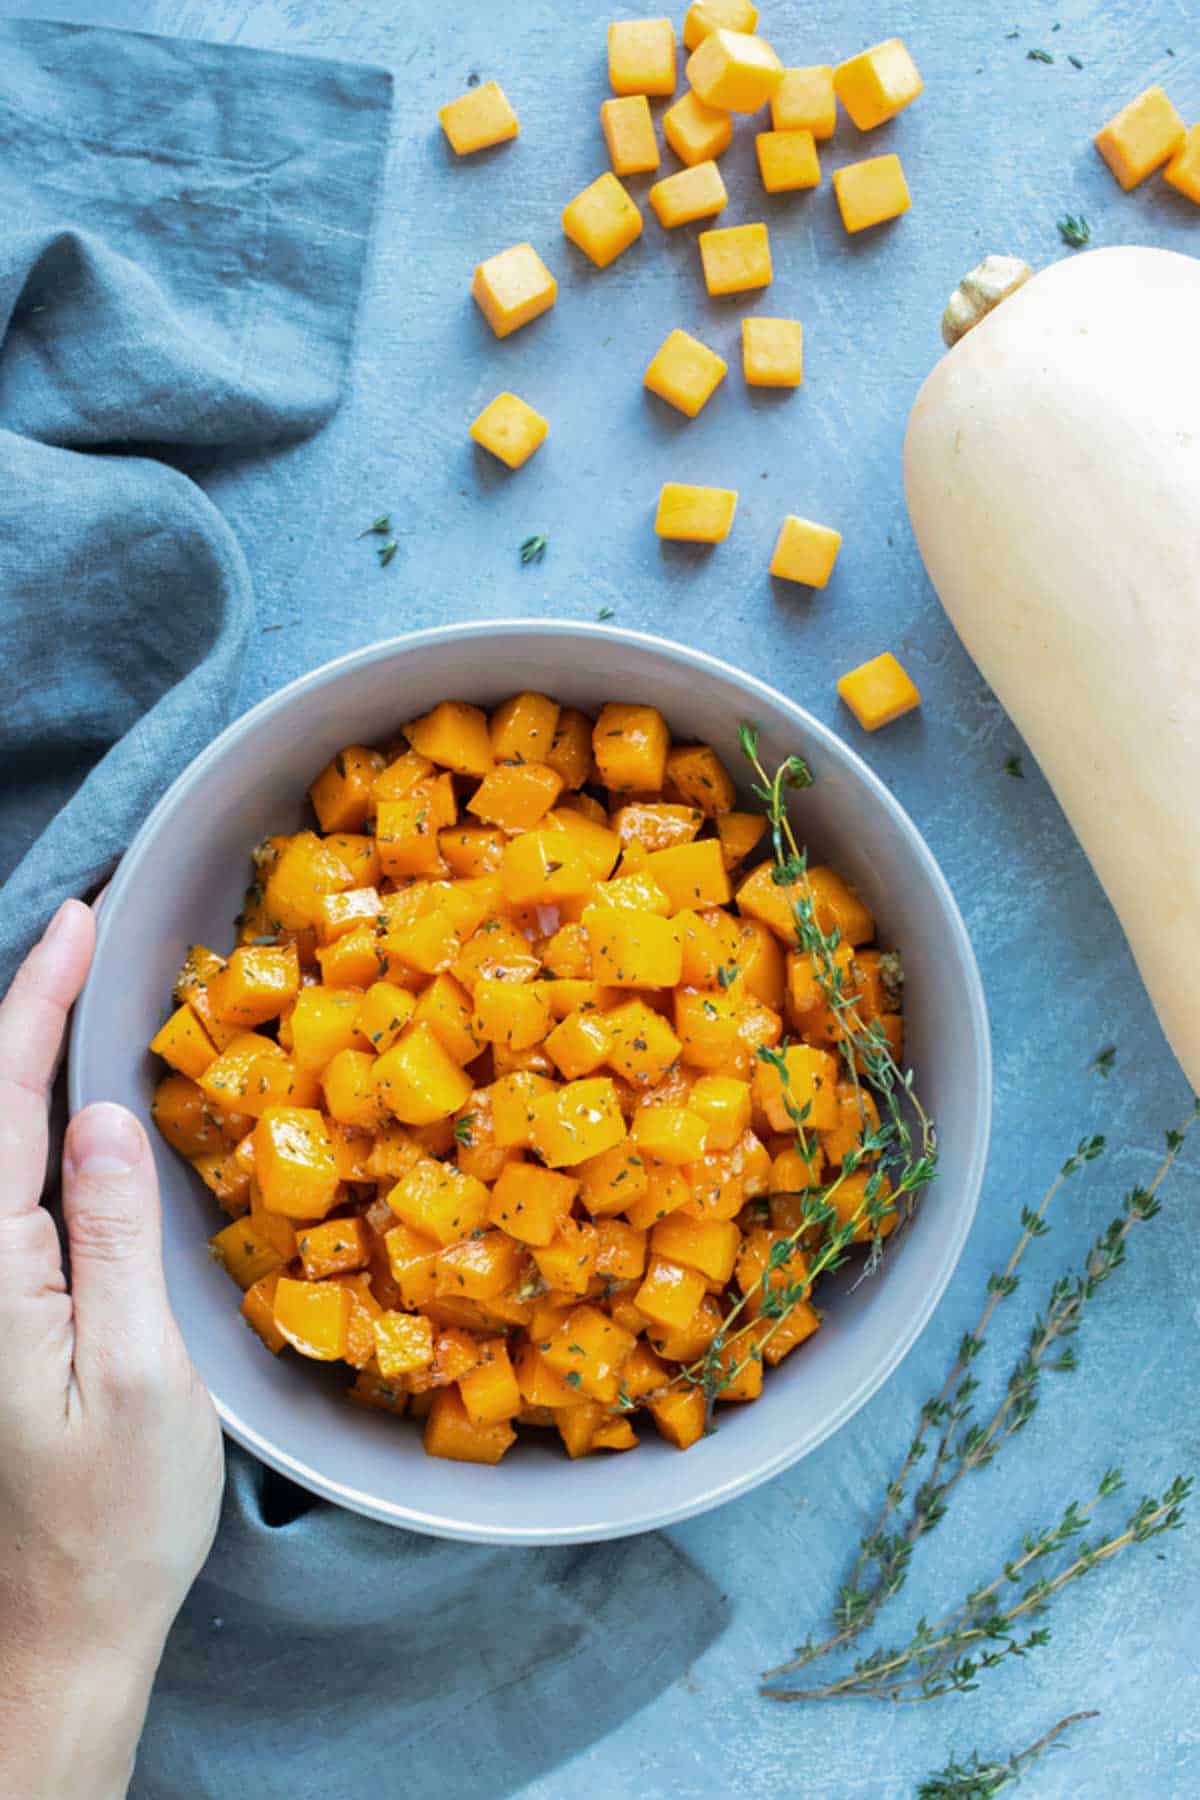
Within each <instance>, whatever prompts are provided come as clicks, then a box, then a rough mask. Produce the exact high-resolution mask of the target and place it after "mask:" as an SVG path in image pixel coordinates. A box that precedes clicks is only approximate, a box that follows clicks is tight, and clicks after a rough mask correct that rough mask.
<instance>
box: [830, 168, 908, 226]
mask: <svg viewBox="0 0 1200 1800" xmlns="http://www.w3.org/2000/svg"><path fill="white" fill-rule="evenodd" d="M833 191H834V193H835V194H836V195H837V203H838V210H839V211H840V212H841V215H842V224H843V225H844V226H845V227H846V230H847V231H849V232H855V231H868V230H869V229H870V228H871V226H873V225H883V224H885V223H886V222H887V220H888V219H898V218H899V217H900V215H901V213H906V212H907V211H908V209H909V207H910V206H911V205H912V198H911V196H910V194H909V191H908V183H907V182H906V181H905V179H904V170H903V169H902V168H901V167H900V158H899V157H898V156H895V155H891V154H889V155H887V156H871V157H868V158H867V160H866V161H865V162H857V163H847V164H846V166H845V168H844V169H835V170H834V172H833Z"/></svg>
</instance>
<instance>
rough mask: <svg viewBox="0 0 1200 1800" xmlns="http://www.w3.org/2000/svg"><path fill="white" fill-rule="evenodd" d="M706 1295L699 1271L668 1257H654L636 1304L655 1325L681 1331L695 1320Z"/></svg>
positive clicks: (638, 1293) (635, 1301) (702, 1277)
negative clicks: (694, 1316) (690, 1321)
mask: <svg viewBox="0 0 1200 1800" xmlns="http://www.w3.org/2000/svg"><path fill="white" fill-rule="evenodd" d="M705 1292H706V1288H705V1280H704V1276H703V1275H701V1274H700V1272H699V1270H698V1269H686V1268H684V1267H683V1265H682V1264H681V1263H676V1262H671V1261H670V1260H669V1259H668V1258H667V1257H665V1256H652V1257H651V1259H650V1267H649V1268H648V1269H647V1271H646V1279H645V1280H644V1281H643V1283H642V1285H641V1287H640V1288H639V1289H638V1291H637V1293H636V1294H635V1295H634V1297H633V1303H634V1305H635V1306H636V1307H637V1309H638V1311H639V1312H641V1313H645V1315H646V1317H647V1318H648V1319H653V1320H654V1321H655V1323H656V1324H659V1325H666V1326H668V1327H671V1328H679V1327H682V1326H685V1325H687V1323H688V1322H689V1320H690V1319H691V1318H692V1317H693V1315H694V1314H695V1312H696V1310H697V1308H698V1307H699V1305H700V1302H701V1301H702V1300H703V1299H704V1296H705Z"/></svg>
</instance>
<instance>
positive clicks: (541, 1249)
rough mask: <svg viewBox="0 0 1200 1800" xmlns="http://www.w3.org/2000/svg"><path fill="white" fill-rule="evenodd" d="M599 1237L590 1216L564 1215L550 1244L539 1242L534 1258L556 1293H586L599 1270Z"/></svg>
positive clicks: (542, 1276) (544, 1278) (544, 1277)
mask: <svg viewBox="0 0 1200 1800" xmlns="http://www.w3.org/2000/svg"><path fill="white" fill-rule="evenodd" d="M598 1249H599V1238H598V1236H597V1233H596V1227H595V1226H594V1225H591V1224H589V1223H588V1222H587V1220H586V1219H563V1220H562V1222H561V1223H560V1225H559V1228H558V1230H557V1231H556V1232H555V1234H554V1236H553V1237H552V1238H551V1240H550V1242H549V1243H548V1244H538V1245H536V1246H535V1247H534V1250H533V1260H534V1262H535V1263H536V1264H537V1267H538V1273H539V1274H540V1275H541V1278H542V1280H543V1281H544V1282H545V1283H546V1286H547V1287H548V1288H550V1289H552V1291H553V1292H554V1293H556V1294H574V1295H581V1294H586V1293H587V1291H588V1288H589V1286H590V1285H591V1280H592V1276H593V1275H594V1274H595V1272H596V1253H597V1251H598Z"/></svg>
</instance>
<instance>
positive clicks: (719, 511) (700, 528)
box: [654, 481, 737, 544]
mask: <svg viewBox="0 0 1200 1800" xmlns="http://www.w3.org/2000/svg"><path fill="white" fill-rule="evenodd" d="M736 509H737V491H736V489H734V488H715V487H696V486H695V485H693V484H692V483H691V482H686V481H664V482H663V484H662V487H661V489H660V490H659V495H658V508H657V511H656V512H655V515H654V529H655V531H656V532H657V533H658V535H659V537H661V538H675V539H677V540H678V541H679V542H681V543H685V544H723V543H724V541H725V539H726V538H727V537H728V536H729V533H730V529H731V527H732V525H733V515H734V512H735V511H736Z"/></svg>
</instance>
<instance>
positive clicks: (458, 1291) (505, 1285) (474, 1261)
mask: <svg viewBox="0 0 1200 1800" xmlns="http://www.w3.org/2000/svg"><path fill="white" fill-rule="evenodd" d="M464 1179H465V1177H464ZM476 1231H478V1235H476ZM523 1255H524V1253H523V1251H522V1249H521V1246H520V1245H519V1244H516V1243H514V1242H513V1240H512V1238H510V1237H509V1236H508V1235H507V1233H505V1232H503V1231H483V1230H479V1229H478V1227H477V1228H476V1230H473V1231H472V1232H471V1234H470V1236H469V1237H463V1238H460V1239H459V1240H458V1242H457V1243H454V1244H448V1245H447V1246H446V1248H445V1249H444V1250H443V1251H442V1253H441V1255H440V1256H439V1257H438V1265H437V1293H438V1295H439V1297H442V1296H445V1295H447V1294H449V1295H456V1296H462V1297H464V1298H466V1299H468V1300H492V1299H494V1298H495V1297H496V1295H497V1294H503V1293H504V1292H505V1291H506V1290H507V1289H509V1288H511V1287H513V1286H514V1285H515V1283H516V1282H517V1281H518V1279H519V1278H520V1273H521V1264H522V1260H523Z"/></svg>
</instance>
